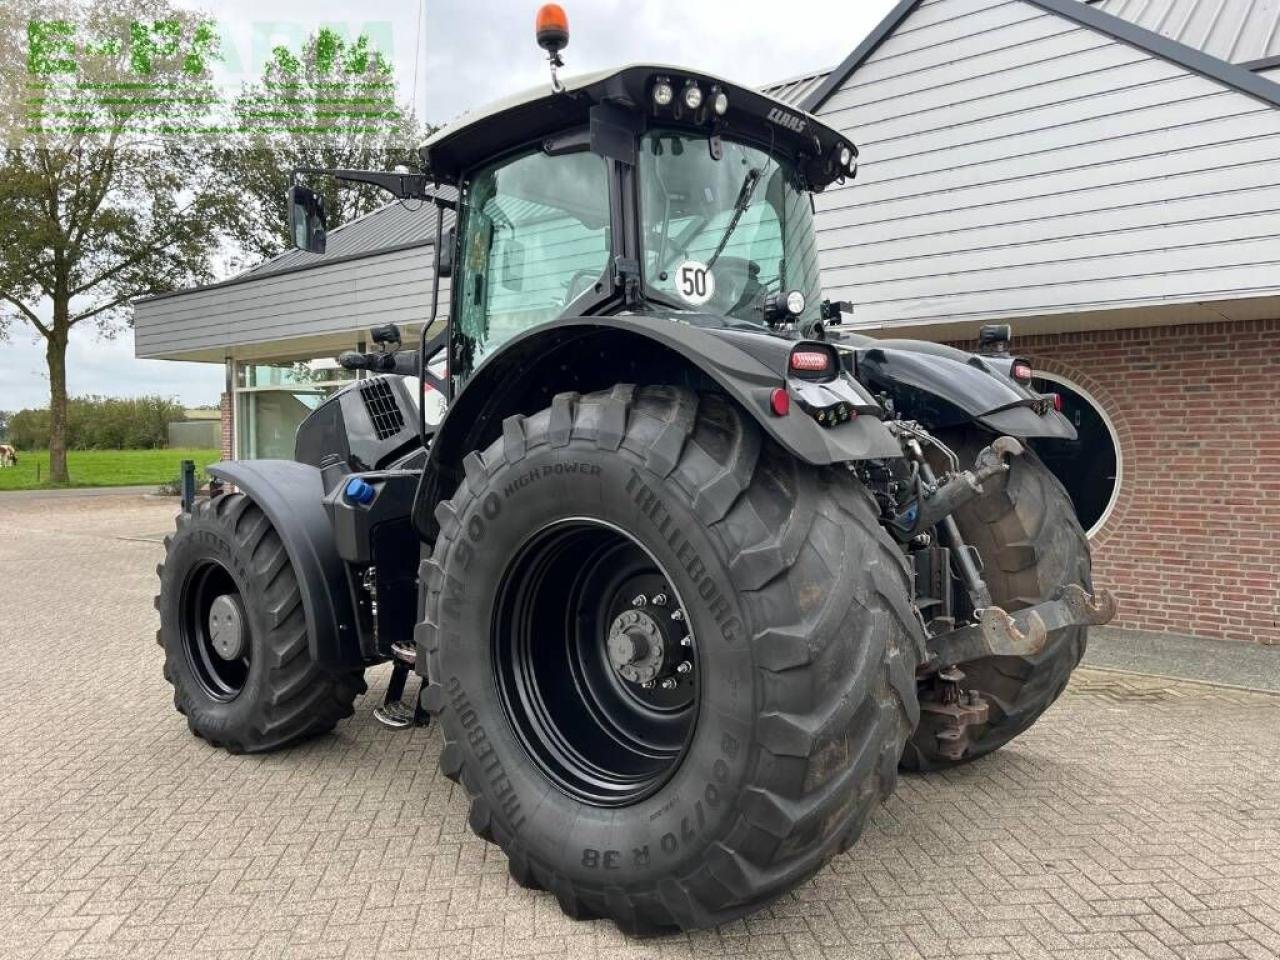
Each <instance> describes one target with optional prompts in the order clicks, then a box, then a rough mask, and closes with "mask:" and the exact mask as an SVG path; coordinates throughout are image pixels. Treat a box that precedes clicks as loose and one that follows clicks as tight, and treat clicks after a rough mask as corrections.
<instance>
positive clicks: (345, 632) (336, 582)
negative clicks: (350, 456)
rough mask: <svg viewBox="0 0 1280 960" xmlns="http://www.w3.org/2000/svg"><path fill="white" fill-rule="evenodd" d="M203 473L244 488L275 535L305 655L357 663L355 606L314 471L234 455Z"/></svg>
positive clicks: (338, 664) (336, 663)
mask: <svg viewBox="0 0 1280 960" xmlns="http://www.w3.org/2000/svg"><path fill="white" fill-rule="evenodd" d="M209 473H210V474H211V475H212V476H215V477H218V478H219V479H221V480H225V481H227V482H228V483H232V484H235V485H236V486H237V487H239V488H240V489H241V490H242V491H244V493H245V494H247V495H248V496H249V497H250V498H251V499H252V500H253V501H254V503H256V504H257V505H258V506H259V507H261V508H262V512H263V513H265V514H266V515H267V519H269V520H270V521H271V524H272V526H274V527H275V530H276V533H277V534H279V536H280V540H281V542H282V543H283V544H284V549H285V552H286V553H287V554H288V555H289V561H290V563H291V564H292V565H293V570H294V573H295V574H296V575H297V577H298V589H299V592H300V593H301V595H302V610H303V615H304V616H305V618H306V622H307V642H308V648H309V650H310V653H311V658H312V659H313V660H314V661H315V662H316V663H322V664H326V665H331V666H335V667H356V666H359V665H360V664H361V663H362V662H363V661H362V657H361V654H360V640H359V634H358V631H357V627H356V616H355V609H354V607H353V604H352V600H351V591H350V586H349V582H348V578H347V571H346V566H345V564H344V563H343V561H342V558H341V557H340V556H338V548H337V545H336V543H335V541H334V536H333V526H332V524H331V523H330V522H329V517H328V514H327V513H326V512H325V509H324V495H325V489H324V482H323V481H322V480H321V478H320V471H319V470H318V469H316V468H315V467H313V466H310V465H308V464H305V463H296V462H294V461H292V460H236V461H228V462H223V463H215V464H214V465H213V466H211V467H209Z"/></svg>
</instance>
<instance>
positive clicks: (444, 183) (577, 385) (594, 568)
mask: <svg viewBox="0 0 1280 960" xmlns="http://www.w3.org/2000/svg"><path fill="white" fill-rule="evenodd" d="M538 37H539V42H540V43H541V44H542V45H543V47H544V48H545V49H546V50H547V51H548V55H549V58H550V60H551V65H552V75H553V81H552V89H551V91H550V92H534V93H529V94H526V95H524V96H520V97H516V98H513V99H511V100H508V101H505V102H503V103H500V104H498V105H496V106H494V107H492V108H489V109H488V110H484V111H481V112H479V113H477V114H476V115H474V116H472V117H469V118H467V119H465V120H463V121H462V122H460V123H457V124H455V125H453V126H451V127H448V128H445V129H443V130H441V131H440V132H438V133H436V134H435V135H434V136H432V137H431V138H430V139H429V140H428V141H427V142H426V143H425V144H424V145H423V146H422V148H421V160H422V171H421V172H420V173H414V174H401V173H395V174H390V173H376V172H367V171H352V170H341V171H309V172H310V173H311V174H316V173H328V174H331V175H334V176H338V177H339V178H342V179H345V180H348V181H360V182H367V183H376V184H378V185H380V186H382V187H384V188H385V189H387V190H388V191H390V192H391V193H392V194H393V195H395V196H399V197H403V198H414V199H417V200H422V201H426V202H428V203H431V204H434V206H435V208H436V214H437V219H436V222H437V242H436V244H435V258H436V260H435V283H436V287H437V290H438V289H439V288H440V281H441V279H442V278H447V279H448V281H449V309H448V316H447V321H445V322H440V323H436V322H431V321H430V318H424V323H423V325H422V331H421V334H420V337H419V340H418V345H417V349H404V348H403V345H402V343H401V334H400V331H399V330H397V329H396V328H394V327H386V328H381V329H378V330H375V331H374V332H373V338H372V339H373V341H374V343H375V344H376V345H377V348H376V350H375V352H373V353H369V354H345V355H344V356H343V357H342V358H340V360H341V362H342V363H343V364H344V365H345V366H347V367H349V368H353V369H357V370H360V371H363V373H362V377H363V378H362V379H359V380H357V381H355V382H354V383H352V384H351V385H350V386H348V387H346V388H345V389H343V390H342V391H340V392H338V393H337V394H335V395H334V396H332V397H331V398H330V399H329V400H328V401H327V402H325V403H324V404H322V405H321V406H320V407H319V408H317V409H316V410H315V411H314V412H313V413H312V414H311V415H310V416H309V417H308V419H307V420H306V421H305V422H304V423H303V424H302V426H301V427H300V428H299V430H298V434H297V441H296V451H295V458H294V460H291V461H271V460H263V461H246V462H235V463H223V464H219V465H217V466H215V467H212V468H211V469H210V472H211V473H212V474H214V475H215V476H217V477H219V478H221V479H222V480H223V481H224V482H225V483H226V484H228V485H229V486H233V487H234V488H235V492H226V493H220V494H219V495H216V496H213V497H211V498H209V499H205V500H199V501H197V502H196V503H195V505H194V506H193V508H192V510H191V511H190V512H189V513H184V514H183V515H182V516H181V517H179V519H178V530H177V532H176V534H175V535H174V536H173V537H172V538H171V539H170V540H169V542H168V556H167V558H166V562H165V564H164V567H163V569H162V573H161V590H160V596H159V598H158V600H157V606H158V607H159V609H160V614H161V631H160V640H161V643H162V645H163V647H164V650H165V676H166V677H167V678H168V679H169V681H170V682H171V683H172V684H173V686H174V690H175V702H176V704H177V707H178V709H179V710H180V711H181V712H182V713H184V714H186V716H187V719H188V723H189V724H190V726H191V729H192V730H193V731H194V732H195V733H196V734H198V735H199V736H201V737H203V738H205V739H206V740H208V741H209V742H210V743H213V744H215V745H219V746H223V747H225V748H227V749H229V750H232V751H235V752H240V751H261V750H269V749H273V748H276V747H282V746H285V745H288V744H292V743H295V742H298V741H300V740H302V739H304V738H306V737H309V736H312V735H314V734H318V733H322V732H324V731H327V730H329V729H331V728H332V727H333V726H334V725H335V724H336V723H337V722H338V721H339V720H341V719H343V718H344V717H347V716H350V715H351V713H352V710H353V704H354V701H355V699H356V697H357V696H358V695H359V694H361V693H362V692H363V691H364V690H365V683H364V679H363V677H364V672H365V670H366V669H368V668H369V667H371V666H375V665H378V664H382V663H388V662H389V663H391V664H393V665H394V666H393V672H392V676H391V681H390V685H389V689H388V693H387V697H386V702H385V703H384V704H383V705H382V706H381V707H379V708H378V709H377V711H376V714H377V717H378V719H379V720H380V721H382V722H383V723H385V724H387V725H389V726H393V727H398V728H403V727H408V726H412V725H414V724H425V723H427V722H428V721H429V719H431V720H433V721H434V722H435V723H437V724H438V725H439V727H440V730H441V734H440V737H441V748H440V767H441V769H442V771H443V772H444V773H445V774H446V775H447V776H449V777H451V778H452V779H454V780H455V781H457V782H458V783H460V784H461V785H462V787H463V788H465V790H466V793H467V795H468V796H469V798H470V816H469V821H470V825H471V827H472V829H473V830H474V831H475V832H476V833H477V834H479V835H480V836H481V837H484V838H485V839H486V840H489V841H490V842H493V843H496V844H498V845H499V846H501V847H502V849H503V851H504V852H505V853H506V855H507V857H508V859H509V861H510V866H511V873H512V875H513V876H514V877H515V878H516V880H517V881H519V882H520V883H522V884H525V885H527V886H531V887H536V888H541V889H545V890H549V891H551V892H552V893H553V894H554V895H555V896H556V898H557V899H558V901H559V903H560V905H561V907H562V908H563V909H564V910H565V911H566V912H567V913H569V914H571V915H572V916H575V917H609V918H612V919H613V920H615V921H616V922H617V923H618V924H619V925H620V926H621V927H623V928H624V929H626V930H629V931H635V932H646V931H655V930H660V929H663V928H670V927H681V928H685V929H692V928H697V927H704V926H708V925H711V924H715V923H719V922H722V921H726V920H729V919H731V918H734V917H739V916H742V915H744V914H746V913H749V912H750V911H752V910H755V909H758V908H759V907H760V906H762V905H763V904H765V903H767V902H768V901H769V900H770V899H772V898H774V897H776V896H778V895H780V894H782V893H784V892H785V891H787V890H789V889H791V888H792V887H794V886H795V885H796V884H798V883H800V882H801V881H803V880H804V879H806V878H808V877H809V876H811V875H812V874H813V873H814V872H815V871H817V870H819V869H820V868H821V867H822V866H823V864H824V863H825V862H826V861H827V860H828V859H829V858H830V857H832V856H833V855H835V854H836V853H838V852H840V851H841V850H844V849H846V848H847V847H849V845H851V844H852V843H854V841H856V840H857V838H858V835H859V833H860V832H861V830H862V828H863V825H864V824H865V822H866V819H867V816H868V814H869V812H870V811H871V809H872V807H873V806H874V805H875V804H876V803H878V802H880V801H881V800H882V799H883V798H885V797H886V796H888V795H889V793H890V792H891V791H892V790H893V788H894V784H895V781H896V777H897V773H898V769H899V767H900V766H902V767H906V768H910V769H917V770H927V769H937V768H943V767H948V766H951V765H954V764H958V763H964V762H967V761H970V760H973V759H975V758H977V757H980V756H983V755H984V754H986V753H989V752H991V751H992V750H995V749H997V748H998V747H1000V746H1001V745H1002V744H1004V743H1006V742H1007V741H1009V740H1010V739H1011V738H1013V737H1015V736H1017V735H1018V734H1019V733H1021V732H1022V731H1023V730H1026V729H1027V728H1028V727H1029V726H1030V725H1031V724H1032V723H1034V722H1035V720H1036V719H1037V718H1038V717H1039V716H1040V714H1041V713H1042V712H1043V711H1044V710H1045V709H1046V708H1047V707H1048V706H1049V705H1050V704H1051V703H1052V702H1053V701H1054V699H1055V698H1056V697H1057V696H1058V694H1059V693H1061V691H1062V689H1063V687H1064V686H1065V684H1066V682H1067V678H1068V676H1069V674H1070V673H1071V670H1072V669H1073V668H1074V667H1075V665H1076V664H1077V662H1078V661H1079V659H1080V657H1081V654H1082V653H1083V651H1084V645H1085V636H1086V628H1087V626H1088V625H1089V624H1094V623H1102V622H1105V621H1106V620H1108V619H1109V618H1110V617H1111V615H1112V614H1113V612H1114V604H1113V602H1112V601H1111V599H1110V597H1109V596H1108V595H1106V594H1105V593H1100V594H1097V595H1093V594H1092V593H1091V590H1092V587H1091V584H1090V580H1089V568H1090V562H1089V551H1088V546H1087V544H1086V541H1085V538H1084V534H1083V532H1082V531H1081V529H1080V525H1079V523H1078V522H1077V520H1076V518H1075V514H1074V512H1073V511H1072V508H1071V504H1070V502H1069V500H1068V498H1067V496H1066V493H1065V492H1064V491H1063V488H1062V487H1061V485H1060V484H1059V483H1058V482H1057V481H1056V480H1055V479H1054V478H1053V476H1052V475H1050V473H1049V472H1048V471H1047V470H1046V469H1045V467H1044V466H1043V465H1042V464H1041V463H1040V461H1039V460H1038V459H1037V458H1036V455H1035V452H1034V447H1035V444H1036V443H1037V442H1039V441H1041V440H1044V439H1053V438H1057V439H1072V438H1074V436H1075V431H1074V429H1073V428H1072V426H1071V424H1070V423H1068V422H1067V421H1066V420H1065V419H1064V418H1063V417H1062V416H1061V415H1060V414H1059V413H1058V412H1057V410H1056V403H1055V398H1054V397H1053V396H1052V395H1041V394H1038V393H1035V392H1034V391H1032V390H1031V389H1030V382H1031V377H1032V371H1031V368H1030V366H1029V365H1028V364H1027V363H1026V362H1025V361H1023V360H1021V359H1019V358H1017V357H1016V356H1013V355H1012V354H1010V353H1009V350H1008V347H1009V332H1008V330H1007V328H998V327H992V328H986V329H984V331H983V338H982V342H981V344H980V349H979V352H978V353H973V354H971V353H966V352H963V351H960V350H956V349H952V348H950V347H945V346H940V345H937V344H933V343H925V342H920V341H912V340H874V339H871V338H869V337H865V336H859V335H857V334H855V333H852V332H849V331H847V330H846V328H845V324H844V320H845V318H846V317H847V315H848V312H849V310H850V309H851V308H850V307H849V305H848V304H842V303H835V302H831V301H830V300H824V299H823V297H822V291H821V284H820V277H819V271H818V251H817V245H816V240H815V233H814V224H813V205H812V194H815V193H819V192H821V191H822V190H824V189H825V188H827V187H828V186H830V185H831V184H833V183H837V182H842V181H845V180H848V179H851V178H852V177H854V175H855V174H856V171H857V163H858V153H857V149H856V148H855V146H854V144H852V143H851V142H849V141H848V140H847V139H846V138H845V137H843V136H842V135H841V134H839V133H838V132H837V131H835V130H832V129H830V128H828V127H826V126H824V125H823V124H822V123H820V122H819V121H818V120H816V119H815V118H814V117H811V116H809V115H807V114H804V113H802V112H799V111H797V110H796V109H794V108H793V107H791V106H789V105H787V104H784V103H781V102H779V101H776V100H774V99H772V98H770V97H768V96H765V95H763V94H760V93H758V92H756V91H753V90H750V89H747V88H743V87H739V86H736V85H734V84H732V83H728V82H726V81H724V80H720V79H717V78H715V77H711V76H707V75H706V74H703V73H700V72H698V71H692V70H684V69H676V68H673V67H664V66H652V65H639V66H628V67H623V68H620V69H616V70H608V71H603V72H601V73H597V74H594V75H590V76H586V77H581V78H578V79H567V80H563V81H562V80H561V79H560V78H559V76H558V75H557V73H556V70H557V68H558V67H560V66H561V65H562V64H561V56H560V53H561V50H562V48H563V47H564V45H565V44H566V43H567V41H568V27H567V23H566V22H565V21H564V16H563V12H562V11H560V10H559V8H558V7H555V6H554V5H548V7H545V8H543V10H542V11H541V12H540V13H539V19H538ZM302 173H303V171H299V174H302ZM289 199H290V216H291V222H292V224H293V232H294V236H295V238H296V240H297V243H298V245H299V246H300V247H302V248H303V249H307V250H312V251H320V250H323V248H324V237H325V229H326V222H325V212H324V209H323V205H322V204H321V202H320V200H319V198H318V196H317V195H316V194H315V193H314V192H312V191H311V190H309V189H308V188H307V187H305V186H304V185H302V184H301V183H300V182H296V183H295V184H294V185H293V186H292V187H291V189H290V196H289ZM434 316H435V308H434V304H433V309H432V311H431V314H430V317H434ZM428 386H430V387H431V388H433V389H434V390H436V391H438V392H439V394H440V395H443V396H444V397H445V398H446V399H447V401H448V409H447V412H446V414H445V416H444V418H443V420H442V421H441V422H440V423H439V424H438V426H432V425H430V424H429V423H428V422H427V418H426V417H425V416H424V415H423V414H422V412H421V411H422V409H423V407H424V396H425V394H424V391H425V390H426V388H427V387H428ZM410 673H416V674H417V675H418V676H419V677H420V678H421V687H420V690H419V691H418V692H417V694H416V695H414V694H410V695H408V696H407V697H406V687H407V681H408V679H409V676H410Z"/></svg>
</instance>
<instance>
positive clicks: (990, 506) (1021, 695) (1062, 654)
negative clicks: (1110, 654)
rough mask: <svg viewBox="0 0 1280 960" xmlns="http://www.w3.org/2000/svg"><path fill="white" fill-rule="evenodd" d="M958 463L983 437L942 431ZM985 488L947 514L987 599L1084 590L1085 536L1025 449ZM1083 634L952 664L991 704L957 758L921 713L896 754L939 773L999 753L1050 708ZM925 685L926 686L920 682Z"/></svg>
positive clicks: (1018, 602) (1059, 490)
mask: <svg viewBox="0 0 1280 960" xmlns="http://www.w3.org/2000/svg"><path fill="white" fill-rule="evenodd" d="M940 439H941V440H942V441H943V442H944V443H946V444H947V445H948V446H950V447H951V448H952V449H953V450H954V451H955V452H956V453H957V454H958V455H959V457H960V461H961V462H962V463H973V462H974V459H975V458H976V457H977V455H978V453H979V451H980V450H981V449H982V448H983V447H984V446H986V445H987V444H988V443H990V441H991V438H990V436H987V435H984V434H979V433H977V432H975V431H966V432H963V433H960V432H957V433H953V434H942V435H941V436H940ZM984 488H985V492H984V494H983V495H982V496H981V497H979V498H977V499H976V500H973V501H971V502H970V503H968V504H966V505H965V506H963V507H961V508H960V509H959V510H958V511H956V513H955V519H956V524H957V525H958V526H959V527H960V534H961V536H963V537H964V539H965V542H966V543H968V544H970V545H971V546H973V547H974V548H975V549H977V551H978V555H979V556H980V557H981V558H982V566H983V578H984V579H985V580H986V581H987V586H988V587H989V588H990V590H991V599H992V601H993V602H994V603H995V604H996V605H997V606H999V607H1002V608H1004V609H1005V610H1006V611H1008V612H1010V613H1012V612H1014V611H1016V610H1021V609H1023V608H1025V607H1029V606H1033V605H1035V604H1037V603H1040V602H1041V601H1043V600H1051V599H1054V598H1056V597H1058V596H1059V595H1060V594H1061V591H1062V588H1063V587H1064V586H1066V585H1068V584H1077V585H1079V586H1080V587H1083V588H1084V589H1085V590H1086V591H1090V590H1091V589H1092V582H1091V579H1090V557H1089V543H1088V540H1087V539H1086V538H1085V534H1084V530H1083V529H1081V527H1080V521H1079V519H1077V517H1076V512H1075V508H1074V507H1073V506H1072V505H1071V498H1070V497H1068V496H1067V492H1066V490H1065V489H1064V488H1063V486H1062V484H1061V483H1060V482H1059V481H1058V478H1057V477H1055V476H1054V475H1053V474H1052V473H1050V472H1049V469H1048V467H1046V466H1045V465H1044V464H1043V463H1041V462H1040V459H1039V458H1038V457H1037V456H1036V455H1035V453H1033V452H1032V451H1030V450H1027V451H1026V452H1025V453H1023V454H1022V455H1021V456H1018V457H1014V458H1012V460H1011V461H1010V466H1009V472H1008V473H1006V474H1004V475H1003V476H1002V477H998V478H993V479H991V480H988V481H986V482H985V483H984ZM1087 638H1088V631H1087V628H1085V627H1082V626H1081V627H1068V628H1066V629H1065V630H1060V631H1057V632H1055V633H1053V634H1050V636H1049V639H1048V640H1047V641H1046V643H1045V646H1044V649H1042V650H1041V651H1040V652H1039V653H1037V654H1033V655H1031V656H1028V657H985V658H983V659H981V660H973V661H970V662H968V663H963V664H961V665H960V670H961V672H962V673H963V674H964V679H963V680H962V681H961V682H960V686H961V687H962V688H964V689H966V690H968V689H975V690H978V691H979V692H980V693H982V695H983V696H984V698H985V699H986V700H987V702H988V704H989V710H990V713H989V719H988V722H987V723H986V724H984V725H983V726H981V727H978V728H976V729H974V730H973V731H972V732H971V733H970V735H969V744H968V746H967V747H966V749H965V752H964V754H963V756H961V757H960V758H959V759H958V760H956V759H950V758H948V757H945V756H943V755H942V754H941V753H940V752H939V750H938V738H937V734H938V731H939V729H940V724H939V722H938V721H937V720H936V719H934V718H933V717H932V716H931V715H930V714H928V713H927V712H926V713H924V714H923V715H922V719H921V723H920V726H919V727H918V728H917V729H916V731H915V732H914V733H913V734H912V737H911V743H910V744H909V745H908V747H907V750H906V753H905V754H903V758H902V765H903V767H904V768H905V769H908V770H940V769H946V768H948V767H953V766H956V765H958V764H961V763H968V762H969V761H970V760H976V759H977V758H978V757H983V756H986V755H987V754H988V753H991V752H992V751H994V750H998V749H999V748H1000V747H1002V746H1004V745H1005V744H1006V743H1008V742H1009V741H1010V740H1012V739H1013V738H1014V737H1016V736H1018V735H1019V734H1020V733H1023V732H1024V731H1026V730H1027V729H1028V728H1030V727H1031V725H1032V724H1033V723H1035V722H1036V721H1037V720H1038V719H1040V716H1041V714H1043V713H1044V712H1045V711H1046V710H1048V709H1049V707H1050V706H1052V705H1053V702H1054V701H1055V700H1057V699H1058V697H1059V695H1061V693H1062V691H1063V690H1064V689H1065V688H1066V686H1067V681H1068V680H1069V679H1070V678H1071V671H1072V670H1074V669H1075V667H1076V665H1077V664H1078V663H1079V662H1080V659H1081V658H1082V657H1083V656H1084V651H1085V643H1086V641H1087ZM924 682H925V683H932V682H933V681H932V680H926V681H924Z"/></svg>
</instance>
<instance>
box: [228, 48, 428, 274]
mask: <svg viewBox="0 0 1280 960" xmlns="http://www.w3.org/2000/svg"><path fill="white" fill-rule="evenodd" d="M232 110H233V113H234V115H235V118H236V127H237V128H238V129H239V130H240V131H242V132H240V133H238V134H236V135H235V136H233V137H232V138H230V140H229V141H228V142H227V143H226V144H225V146H224V148H223V149H222V150H221V151H220V154H219V162H220V165H221V169H222V172H223V176H224V179H225V180H226V181H227V182H229V183H232V184H234V185H235V190H236V194H237V197H238V199H239V205H240V209H241V211H242V217H241V220H240V223H239V230H238V234H237V239H238V240H239V242H240V245H241V248H242V250H243V251H244V252H245V254H247V255H248V256H250V257H251V258H254V259H266V258H269V257H273V256H275V255H276V254H278V253H280V252H281V251H283V250H285V249H287V248H288V247H289V245H290V242H291V241H290V237H289V227H288V216H287V208H286V202H285V190H286V188H287V187H288V185H289V177H290V174H291V172H292V171H293V170H294V169H295V168H298V167H342V168H348V169H365V170H392V169H394V168H395V167H396V166H397V165H401V164H403V165H406V166H410V167H415V168H416V164H417V159H416V155H415V152H414V148H415V147H416V146H417V144H418V143H419V142H421V140H422V139H423V138H424V137H425V136H426V132H427V131H426V130H425V129H424V128H422V127H420V126H419V124H418V122H417V121H416V120H415V118H414V116H413V113H412V111H411V110H410V109H408V108H406V107H402V106H399V105H397V103H396V101H395V75H394V73H393V71H392V69H391V67H390V65H389V64H388V63H387V61H386V59H385V58H384V57H383V56H382V54H381V53H379V52H378V51H376V50H374V49H372V48H371V47H370V44H369V38H368V37H366V36H363V35H362V36H360V37H358V38H356V39H355V40H354V41H352V42H350V43H348V42H347V41H345V40H344V39H343V38H342V37H341V36H339V35H338V34H337V33H336V32H334V31H333V30H330V29H328V28H324V29H322V30H320V32H319V33H317V34H315V35H314V36H312V37H310V38H308V40H307V41H306V43H305V44H304V45H303V49H302V52H301V55H300V56H299V55H295V54H294V53H293V52H291V51H289V50H288V49H286V48H283V47H277V48H276V49H275V50H274V51H273V54H272V59H271V60H270V61H269V62H268V64H267V66H266V68H265V70H264V71H263V75H262V79H261V81H260V82H259V83H257V84H253V85H251V86H248V87H246V88H245V89H244V90H243V92H242V93H241V94H240V95H239V96H238V97H237V98H236V100H235V102H234V104H233V106H232ZM310 185H311V187H312V189H314V190H315V191H316V192H317V193H319V194H321V195H322V196H323V197H324V201H325V208H326V210H327V212H328V220H329V228H330V229H332V228H333V227H335V226H338V225H340V224H343V223H346V222H348V221H350V220H353V219H355V218H356V217H359V216H363V215H364V214H366V213H369V212H370V211H372V210H374V209H376V208H378V207H380V206H382V205H383V204H385V203H386V202H387V201H388V199H389V197H388V195H387V194H386V193H384V192H382V191H380V190H378V189H377V188H375V187H369V186H352V185H350V184H346V185H343V186H341V187H339V185H338V183H337V181H335V180H333V178H331V177H323V178H317V179H316V180H315V182H313V183H311V184H310Z"/></svg>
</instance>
